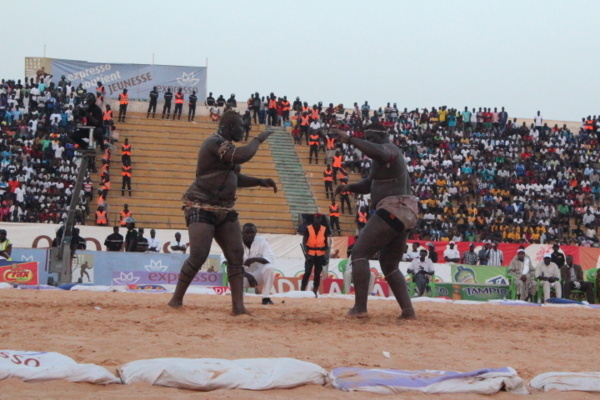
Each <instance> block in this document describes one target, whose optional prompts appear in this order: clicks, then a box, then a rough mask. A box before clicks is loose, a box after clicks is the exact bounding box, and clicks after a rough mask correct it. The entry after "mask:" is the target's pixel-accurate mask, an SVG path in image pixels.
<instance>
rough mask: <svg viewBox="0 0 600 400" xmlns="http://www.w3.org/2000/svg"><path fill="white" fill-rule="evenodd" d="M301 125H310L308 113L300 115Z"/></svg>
mask: <svg viewBox="0 0 600 400" xmlns="http://www.w3.org/2000/svg"><path fill="white" fill-rule="evenodd" d="M300 125H303V126H308V115H303V116H301V117H300Z"/></svg>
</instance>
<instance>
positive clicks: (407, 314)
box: [398, 308, 417, 319]
mask: <svg viewBox="0 0 600 400" xmlns="http://www.w3.org/2000/svg"><path fill="white" fill-rule="evenodd" d="M398 319H417V314H416V313H415V310H414V309H412V308H411V309H410V310H402V314H400V316H399V317H398Z"/></svg>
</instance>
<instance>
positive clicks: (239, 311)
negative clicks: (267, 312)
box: [231, 306, 252, 317]
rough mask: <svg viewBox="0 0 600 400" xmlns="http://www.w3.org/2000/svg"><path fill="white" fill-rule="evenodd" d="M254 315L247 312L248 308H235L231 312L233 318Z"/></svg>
mask: <svg viewBox="0 0 600 400" xmlns="http://www.w3.org/2000/svg"><path fill="white" fill-rule="evenodd" d="M244 314H246V315H252V314H251V313H250V312H249V311H248V310H246V307H244V306H242V307H241V308H233V309H232V310H231V315H232V316H233V317H236V316H238V315H244Z"/></svg>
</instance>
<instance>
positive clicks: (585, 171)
mask: <svg viewBox="0 0 600 400" xmlns="http://www.w3.org/2000/svg"><path fill="white" fill-rule="evenodd" d="M99 87H101V85H100V84H99ZM85 95H86V92H85V89H83V87H82V86H81V85H80V86H79V87H73V86H72V85H71V83H70V82H68V81H66V79H64V77H62V78H61V79H60V80H59V81H58V83H55V82H54V81H52V78H51V77H50V76H46V77H38V78H37V79H33V78H31V79H30V80H29V81H25V82H24V83H21V81H20V80H18V81H16V82H15V81H13V80H2V81H1V82H0V120H1V121H2V137H1V139H0V157H1V162H0V166H1V174H2V176H1V179H0V194H1V199H2V206H1V207H0V216H1V218H2V220H3V221H11V222H16V221H23V222H48V223H50V222H60V221H62V220H64V218H65V217H66V212H67V208H68V205H69V202H70V197H71V194H72V190H73V189H72V188H73V186H74V181H75V176H76V173H77V169H78V166H79V164H80V162H81V158H80V157H78V156H77V151H76V150H77V149H76V147H75V146H74V145H73V144H72V143H71V142H70V140H69V137H70V135H71V134H72V132H73V131H74V129H75V126H76V124H77V121H76V117H77V107H78V106H79V105H80V104H82V102H83V100H84V98H85ZM210 97H212V96H210ZM207 100H212V99H210V98H209V99H207ZM98 101H99V102H102V101H103V100H102V97H101V96H99V100H98ZM209 102H213V104H208V103H209ZM209 102H207V103H206V104H207V105H208V106H212V105H215V106H217V107H218V106H229V107H236V106H237V102H236V101H235V97H234V95H232V96H230V98H229V99H227V100H225V98H224V97H223V96H219V98H218V99H216V100H212V101H209ZM101 105H102V106H103V105H104V104H101ZM246 105H247V108H248V110H249V111H250V114H251V116H252V120H253V122H254V123H255V124H269V125H289V126H291V127H292V134H293V135H294V136H295V137H296V139H297V140H296V143H297V144H302V142H303V140H302V139H303V138H305V139H306V140H308V137H309V135H310V134H313V133H315V132H316V133H318V134H319V136H320V150H321V151H323V152H325V153H326V157H325V162H324V164H331V162H332V161H333V160H332V158H333V157H332V154H333V153H334V152H335V151H339V152H340V154H341V155H342V157H343V168H344V171H347V172H356V173H360V176H361V177H363V178H364V177H366V176H367V175H368V173H369V169H370V160H369V159H368V158H366V157H363V156H362V154H361V153H360V151H358V150H357V149H355V148H353V146H351V145H342V144H338V143H335V142H333V143H332V141H331V139H333V136H334V135H332V134H331V133H330V128H331V127H332V126H334V125H335V126H336V127H337V128H340V129H343V130H346V131H347V132H348V133H349V134H351V135H353V136H356V137H362V136H363V133H362V132H363V129H364V127H365V126H366V125H368V124H369V123H382V124H383V125H385V126H386V127H387V128H388V131H389V133H390V138H391V141H392V142H393V143H394V144H396V145H397V146H399V147H400V148H402V150H403V151H404V154H405V157H406V160H407V165H408V168H409V172H410V173H411V177H412V187H413V190H414V194H415V195H417V196H418V197H419V199H420V211H421V215H420V217H421V218H420V220H421V221H420V224H419V226H418V228H417V229H415V230H414V231H413V238H414V239H424V240H442V241H444V240H447V241H451V240H454V241H484V240H492V241H502V242H514V243H521V242H538V243H539V242H550V241H553V242H561V243H565V244H578V245H586V246H589V245H597V244H598V238H597V234H596V229H597V227H598V224H599V222H600V210H599V208H598V204H599V201H600V164H598V160H599V158H598V139H599V135H600V121H599V118H597V117H596V116H593V117H592V116H588V117H585V118H583V119H582V123H581V127H580V129H579V131H578V132H571V130H570V129H568V128H567V126H566V125H563V126H562V127H559V126H557V125H554V126H548V125H547V123H545V122H544V119H543V117H542V115H541V113H540V112H538V113H537V114H536V115H535V116H534V117H533V123H531V124H530V125H527V124H526V123H524V122H523V123H522V124H520V125H519V124H517V122H516V118H515V119H514V120H511V119H510V118H509V117H508V113H507V112H506V111H505V110H504V108H501V109H500V110H498V109H497V108H494V109H493V110H492V109H491V108H482V107H480V108H478V109H475V108H473V109H472V111H470V110H469V109H468V108H466V107H465V108H464V110H462V111H459V110H458V109H455V108H448V107H445V106H442V107H439V108H436V107H432V108H431V109H422V110H419V109H414V110H411V111H409V110H408V109H407V108H404V109H403V110H402V111H401V110H400V109H399V108H398V107H397V105H396V104H390V103H388V104H387V105H386V106H385V107H380V108H378V109H373V110H371V106H370V105H369V104H368V102H364V104H362V105H359V104H358V103H354V105H353V108H351V109H349V110H347V109H345V108H344V107H343V105H341V104H339V105H337V106H334V105H333V104H332V103H330V104H329V106H324V105H323V104H322V103H321V102H319V103H317V104H313V105H309V104H308V103H307V102H306V101H304V102H303V101H301V100H300V98H296V99H295V100H294V101H293V102H290V101H289V100H287V97H286V96H283V97H277V96H275V94H273V93H270V94H269V95H268V96H262V97H261V96H260V95H259V93H254V94H253V95H251V97H250V98H249V99H248V101H247V104H246ZM306 117H308V121H306ZM246 118H247V119H248V120H249V119H250V116H249V115H247V116H246ZM110 122H111V123H112V121H110ZM108 128H110V124H109V126H108ZM108 130H110V129H108ZM328 139H330V140H329V142H328ZM332 146H333V147H332ZM350 176H351V177H353V176H355V175H350ZM87 182H88V186H87V187H86V189H85V190H84V192H85V193H83V194H85V195H84V196H81V201H80V204H79V205H78V213H77V216H76V218H77V221H78V223H85V216H86V215H87V214H88V212H89V206H88V204H89V202H90V197H91V196H90V190H91V188H90V187H89V182H90V180H89V179H87ZM366 200H368V199H366ZM356 209H357V210H359V209H360V208H359V207H357V208H356Z"/></svg>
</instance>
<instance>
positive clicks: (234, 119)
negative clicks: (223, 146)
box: [219, 111, 244, 142]
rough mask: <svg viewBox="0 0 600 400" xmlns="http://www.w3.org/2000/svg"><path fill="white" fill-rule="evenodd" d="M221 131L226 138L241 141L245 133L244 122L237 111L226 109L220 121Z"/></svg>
mask: <svg viewBox="0 0 600 400" xmlns="http://www.w3.org/2000/svg"><path fill="white" fill-rule="evenodd" d="M219 132H220V133H221V136H223V137H224V138H225V139H229V140H233V141H234V142H239V141H240V140H241V139H242V136H243V134H244V122H243V121H242V117H240V114H238V113H237V112H235V111H225V113H223V116H222V117H221V121H220V122H219Z"/></svg>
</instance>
